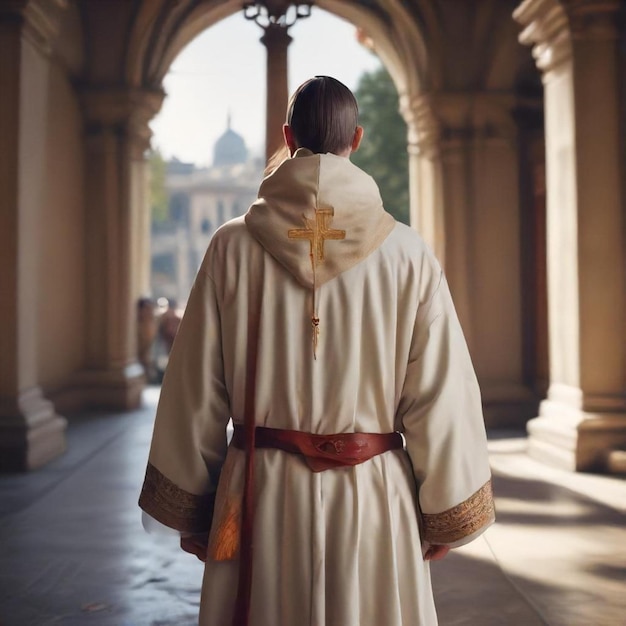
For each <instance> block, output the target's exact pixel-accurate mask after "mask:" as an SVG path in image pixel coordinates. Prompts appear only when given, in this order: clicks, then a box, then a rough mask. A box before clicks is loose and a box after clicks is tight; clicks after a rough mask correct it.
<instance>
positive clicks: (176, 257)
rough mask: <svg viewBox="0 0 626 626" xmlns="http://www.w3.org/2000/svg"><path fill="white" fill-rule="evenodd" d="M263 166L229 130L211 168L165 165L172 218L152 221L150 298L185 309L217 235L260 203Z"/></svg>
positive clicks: (216, 152)
mask: <svg viewBox="0 0 626 626" xmlns="http://www.w3.org/2000/svg"><path fill="white" fill-rule="evenodd" d="M262 177H263V161H262V160H261V159H260V158H253V157H252V156H251V155H250V154H249V153H248V149H247V148H246V144H245V142H244V139H243V137H241V136H240V135H238V134H237V133H236V132H235V131H234V130H232V128H231V127H230V119H229V121H228V127H227V129H226V131H225V132H224V134H223V135H222V136H221V137H220V138H219V139H218V140H217V142H216V144H215V147H214V149H213V160H212V166H211V167H208V168H196V167H195V166H194V165H193V164H190V163H181V162H180V161H177V160H172V161H169V162H168V163H167V164H166V176H165V191H166V193H167V197H168V209H169V212H168V215H167V219H165V220H154V219H153V221H152V231H151V239H150V246H151V259H152V261H151V263H152V273H151V278H150V286H151V294H152V296H153V297H154V298H159V297H166V298H168V299H174V300H176V301H177V302H178V303H179V304H181V305H182V304H184V303H185V301H186V300H187V297H188V295H189V291H190V289H191V285H192V284H193V280H194V277H195V275H196V272H197V270H198V267H199V266H200V263H201V261H202V258H203V257H204V253H205V252H206V249H207V246H208V245H209V241H210V239H211V237H212V236H213V233H214V232H215V231H216V230H217V229H218V228H219V227H220V226H221V225H222V224H224V223H225V222H227V221H228V220H230V219H232V218H235V217H239V216H240V215H243V214H244V213H245V212H246V211H247V210H248V207H249V206H250V204H252V202H253V201H254V200H255V199H256V196H257V190H258V187H259V183H260V182H261V180H262Z"/></svg>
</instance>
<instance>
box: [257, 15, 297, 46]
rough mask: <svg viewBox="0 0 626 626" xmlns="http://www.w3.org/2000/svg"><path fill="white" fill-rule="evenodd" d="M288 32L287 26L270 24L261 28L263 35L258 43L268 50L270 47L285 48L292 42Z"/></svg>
mask: <svg viewBox="0 0 626 626" xmlns="http://www.w3.org/2000/svg"><path fill="white" fill-rule="evenodd" d="M288 31H289V26H286V25H285V24H275V23H273V22H270V23H269V24H268V25H267V26H263V35H262V37H261V39H260V41H261V43H262V44H263V45H264V46H265V47H266V48H267V49H268V50H269V48H270V46H277V47H284V48H287V46H288V45H289V44H290V43H291V42H292V41H293V39H292V37H291V35H290V34H289V32H288Z"/></svg>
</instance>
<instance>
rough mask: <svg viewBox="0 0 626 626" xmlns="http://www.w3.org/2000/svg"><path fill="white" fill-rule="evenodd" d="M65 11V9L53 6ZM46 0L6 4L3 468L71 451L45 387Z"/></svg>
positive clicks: (0, 77) (50, 22)
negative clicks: (41, 263) (40, 343)
mask: <svg viewBox="0 0 626 626" xmlns="http://www.w3.org/2000/svg"><path fill="white" fill-rule="evenodd" d="M50 8H52V9H57V8H58V7H50ZM45 9H46V7H45V6H42V5H41V3H31V4H30V5H29V4H28V3H27V2H12V3H9V4H8V5H4V6H0V93H1V94H2V96H1V97H0V138H1V141H2V146H1V149H0V470H25V469H33V468H36V467H39V466H40V465H43V464H44V463H46V462H48V461H49V460H51V459H53V458H54V457H56V456H58V455H59V454H61V453H62V452H63V451H64V450H65V427H66V422H65V419H63V418H62V417H59V416H58V415H56V414H55V411H54V407H53V405H52V403H51V402H49V401H48V400H47V399H46V398H45V397H44V396H43V393H42V391H41V389H40V387H39V386H38V384H37V383H38V354H37V307H38V306H41V305H42V303H40V302H38V299H37V285H38V278H39V277H38V275H37V270H38V263H37V243H38V241H39V237H38V222H39V219H38V218H39V212H40V210H41V207H42V204H43V202H44V190H43V188H42V181H43V179H44V167H45V163H44V162H43V160H42V158H41V155H42V151H41V149H40V145H38V144H39V142H41V137H42V136H45V135H46V124H47V117H46V106H47V99H46V94H47V86H48V85H47V80H48V59H47V58H46V56H47V53H48V51H49V42H50V40H51V39H52V37H54V36H55V35H56V24H55V21H54V19H53V16H51V15H48V14H46V12H45Z"/></svg>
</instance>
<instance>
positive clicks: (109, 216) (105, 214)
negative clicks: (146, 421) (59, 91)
mask: <svg viewBox="0 0 626 626" xmlns="http://www.w3.org/2000/svg"><path fill="white" fill-rule="evenodd" d="M162 99H163V93H162V92H156V91H154V92H153V91H145V90H144V91H141V90H133V89H119V90H103V91H100V90H97V89H91V90H84V91H83V92H82V102H83V109H84V115H85V122H86V130H85V132H86V146H85V150H86V155H85V167H86V175H85V176H86V180H85V197H86V199H87V206H86V216H85V217H86V242H87V252H86V254H87V267H86V271H87V356H86V368H85V370H84V371H83V372H81V377H80V379H81V384H82V386H83V388H84V389H85V392H86V393H85V397H86V399H87V402H88V403H89V404H93V405H97V406H99V407H102V406H104V407H111V408H117V409H130V408H133V407H136V406H137V405H138V404H139V400H140V394H141V390H142V388H143V384H144V375H143V369H142V368H141V366H140V365H139V364H138V363H137V349H136V334H137V333H136V319H137V314H136V307H137V299H138V298H139V296H140V295H141V291H142V285H141V284H140V280H141V273H142V271H141V266H142V265H143V264H144V263H146V262H148V259H140V258H139V257H140V256H141V252H140V250H141V249H142V248H143V246H142V245H141V243H140V242H141V240H142V234H143V233H140V232H139V231H140V230H141V229H143V228H144V227H145V222H146V219H145V211H146V210H147V203H146V201H145V196H144V194H143V192H142V189H144V187H145V178H144V177H145V173H146V170H145V163H144V161H145V159H144V153H145V151H146V150H147V148H148V147H149V141H150V129H149V127H148V121H149V120H150V119H152V117H153V116H154V115H155V113H156V112H157V111H158V110H159V108H160V106H161V102H162ZM144 254H145V251H144Z"/></svg>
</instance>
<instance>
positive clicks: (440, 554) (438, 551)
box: [424, 546, 450, 561]
mask: <svg viewBox="0 0 626 626" xmlns="http://www.w3.org/2000/svg"><path fill="white" fill-rule="evenodd" d="M448 552H450V548H449V547H448V546H429V547H428V550H426V553H425V554H424V561H441V559H443V558H444V557H445V556H446V554H448Z"/></svg>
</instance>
